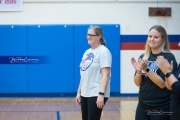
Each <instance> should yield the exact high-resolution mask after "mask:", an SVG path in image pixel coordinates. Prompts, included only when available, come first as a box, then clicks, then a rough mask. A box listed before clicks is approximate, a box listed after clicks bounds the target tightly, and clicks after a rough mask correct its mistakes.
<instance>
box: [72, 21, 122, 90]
mask: <svg viewBox="0 0 180 120" xmlns="http://www.w3.org/2000/svg"><path fill="white" fill-rule="evenodd" d="M99 26H101V27H102V29H103V31H104V39H105V40H106V43H107V47H108V48H109V50H110V51H111V53H112V57H113V62H112V78H111V92H119V91H120V35H119V33H120V26H119V25H107V24H106V25H99ZM89 27H90V25H75V26H74V49H75V50H74V51H75V52H74V56H75V71H74V72H75V90H77V88H78V85H79V81H80V74H79V64H80V61H81V59H82V56H83V53H84V52H85V50H86V49H88V48H90V45H89V44H88V42H87V38H86V34H87V29H88V28H89Z"/></svg>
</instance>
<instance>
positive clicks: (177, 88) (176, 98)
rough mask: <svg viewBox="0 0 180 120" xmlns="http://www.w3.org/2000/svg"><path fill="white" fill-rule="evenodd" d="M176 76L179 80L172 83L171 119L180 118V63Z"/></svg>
mask: <svg viewBox="0 0 180 120" xmlns="http://www.w3.org/2000/svg"><path fill="white" fill-rule="evenodd" d="M175 77H176V78H177V79H178V81H177V82H174V83H173V84H172V92H171V103H170V112H172V115H171V120H180V64H179V66H178V68H177V72H176V73H175Z"/></svg>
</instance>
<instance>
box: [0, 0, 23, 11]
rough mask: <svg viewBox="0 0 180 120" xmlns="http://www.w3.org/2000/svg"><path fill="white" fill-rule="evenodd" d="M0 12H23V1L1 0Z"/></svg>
mask: <svg viewBox="0 0 180 120" xmlns="http://www.w3.org/2000/svg"><path fill="white" fill-rule="evenodd" d="M0 11H22V0H0Z"/></svg>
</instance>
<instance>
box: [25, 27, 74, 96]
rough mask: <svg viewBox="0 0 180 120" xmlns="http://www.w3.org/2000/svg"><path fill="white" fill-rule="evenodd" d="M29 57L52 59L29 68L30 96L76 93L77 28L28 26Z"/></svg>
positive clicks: (31, 65) (30, 65)
mask: <svg viewBox="0 0 180 120" xmlns="http://www.w3.org/2000/svg"><path fill="white" fill-rule="evenodd" d="M28 55H29V56H34V55H40V56H47V57H48V58H50V61H49V63H48V64H38V65H34V64H29V65H28V92H46V93H47V92H74V82H73V81H74V77H73V69H74V66H73V26H72V25H67V26H64V25H49V26H48V25H41V26H39V27H38V25H34V26H28Z"/></svg>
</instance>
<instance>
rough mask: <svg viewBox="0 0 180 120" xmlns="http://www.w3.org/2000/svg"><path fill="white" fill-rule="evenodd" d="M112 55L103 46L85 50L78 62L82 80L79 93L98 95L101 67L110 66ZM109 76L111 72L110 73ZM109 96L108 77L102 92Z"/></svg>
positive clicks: (90, 95) (85, 95)
mask: <svg viewBox="0 0 180 120" xmlns="http://www.w3.org/2000/svg"><path fill="white" fill-rule="evenodd" d="M111 63H112V55H111V53H110V51H109V50H108V49H107V48H106V47H105V46H104V45H100V46H99V47H97V48H96V49H91V48H90V49H88V50H86V51H85V53H84V55H83V57H82V61H81V63H80V75H81V80H82V86H81V95H82V96H83V97H93V96H98V95H99V92H100V85H101V80H102V73H101V68H104V67H111ZM110 77H111V73H110ZM104 97H110V79H109V82H108V85H107V88H106V91H105V94H104Z"/></svg>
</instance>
